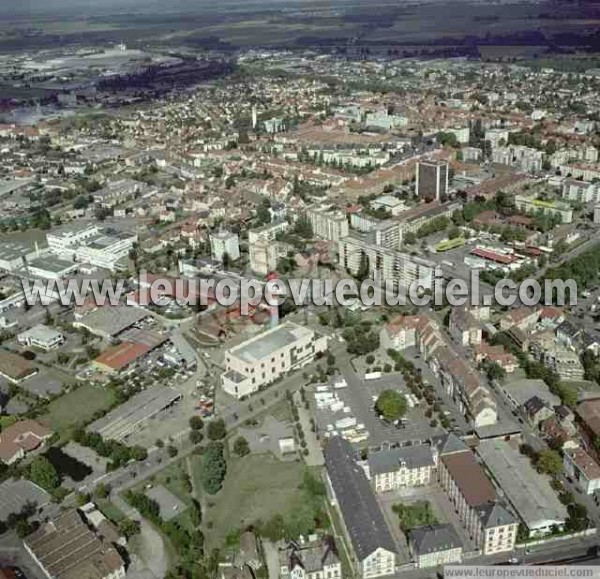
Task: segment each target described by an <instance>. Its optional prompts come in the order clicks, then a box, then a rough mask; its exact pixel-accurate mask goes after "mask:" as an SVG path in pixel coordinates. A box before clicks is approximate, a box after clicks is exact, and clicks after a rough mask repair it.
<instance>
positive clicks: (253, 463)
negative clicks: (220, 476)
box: [195, 454, 304, 547]
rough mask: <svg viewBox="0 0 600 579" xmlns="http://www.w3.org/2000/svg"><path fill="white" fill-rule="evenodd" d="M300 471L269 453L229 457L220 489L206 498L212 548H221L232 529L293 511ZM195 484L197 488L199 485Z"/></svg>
mask: <svg viewBox="0 0 600 579" xmlns="http://www.w3.org/2000/svg"><path fill="white" fill-rule="evenodd" d="M200 468H201V467H200V466H198V467H197V469H195V472H199V469H200ZM303 471H304V467H303V465H302V464H301V463H298V462H280V461H279V460H277V459H276V458H275V457H274V456H272V455H270V454H264V455H258V456H252V455H248V456H245V457H243V458H235V457H232V458H231V459H230V460H229V461H228V464H227V476H226V477H225V482H224V484H223V488H222V489H221V491H220V492H219V493H218V494H217V495H214V496H206V504H207V505H208V507H209V508H208V509H207V510H206V511H205V515H204V522H205V523H206V524H208V525H209V526H210V524H212V529H211V530H210V532H209V533H208V535H209V537H208V539H209V541H210V543H211V546H215V547H216V546H218V545H220V544H221V543H222V542H223V540H224V538H225V537H226V535H227V534H228V533H230V532H231V531H233V530H235V529H239V528H240V527H243V526H246V525H249V524H250V523H252V522H254V521H257V520H259V519H260V520H262V521H265V520H267V519H269V518H271V517H273V516H274V515H277V514H281V515H284V516H285V514H286V513H288V512H289V511H291V510H292V509H294V508H295V504H297V503H296V502H297V501H298V500H301V498H302V497H301V491H300V490H299V488H298V487H299V485H300V482H301V481H302V475H303ZM196 481H197V482H196V484H197V485H198V487H199V488H200V487H201V485H202V483H201V482H200V481H199V480H198V479H196ZM211 505H213V506H211Z"/></svg>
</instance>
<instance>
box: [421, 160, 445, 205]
mask: <svg viewBox="0 0 600 579" xmlns="http://www.w3.org/2000/svg"><path fill="white" fill-rule="evenodd" d="M448 178H449V170H448V163H447V162H446V161H419V162H418V163H417V182H416V191H417V195H418V196H419V197H420V198H422V199H435V200H436V201H439V200H440V198H441V197H442V196H445V195H447V194H448Z"/></svg>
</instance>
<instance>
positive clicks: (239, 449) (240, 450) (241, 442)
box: [233, 436, 250, 456]
mask: <svg viewBox="0 0 600 579" xmlns="http://www.w3.org/2000/svg"><path fill="white" fill-rule="evenodd" d="M233 452H235V454H237V455H238V456H246V455H247V454H250V445H249V444H248V441H247V440H246V439H245V438H244V437H243V436H238V437H237V438H236V439H235V442H234V443H233Z"/></svg>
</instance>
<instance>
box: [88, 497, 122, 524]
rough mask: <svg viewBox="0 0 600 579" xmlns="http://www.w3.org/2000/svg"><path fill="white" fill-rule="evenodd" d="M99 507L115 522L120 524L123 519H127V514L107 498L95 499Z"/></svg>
mask: <svg viewBox="0 0 600 579" xmlns="http://www.w3.org/2000/svg"><path fill="white" fill-rule="evenodd" d="M95 502H96V504H97V505H98V508H99V509H100V511H101V512H102V514H103V515H104V516H105V517H106V518H107V519H110V520H111V521H112V522H113V523H116V524H119V523H120V522H121V521H122V520H123V519H125V518H126V517H125V515H124V514H123V513H122V512H121V509H119V507H117V506H116V505H115V504H114V503H111V502H110V501H109V500H107V499H95Z"/></svg>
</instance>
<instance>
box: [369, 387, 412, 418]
mask: <svg viewBox="0 0 600 579" xmlns="http://www.w3.org/2000/svg"><path fill="white" fill-rule="evenodd" d="M406 407H407V405H406V398H405V397H404V396H403V395H402V394H400V393H399V392H396V391H395V390H384V391H383V392H382V393H381V394H380V395H379V398H377V402H375V409H376V410H377V412H378V413H379V414H380V415H381V416H383V418H385V419H386V420H390V421H394V420H398V419H400V418H402V417H403V416H404V414H405V413H406Z"/></svg>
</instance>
